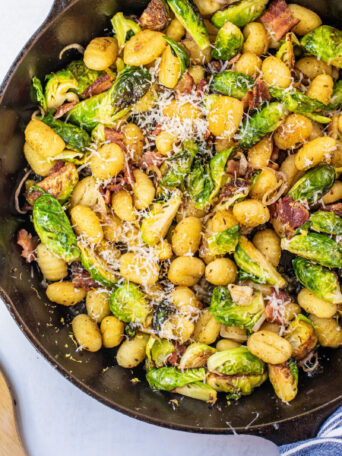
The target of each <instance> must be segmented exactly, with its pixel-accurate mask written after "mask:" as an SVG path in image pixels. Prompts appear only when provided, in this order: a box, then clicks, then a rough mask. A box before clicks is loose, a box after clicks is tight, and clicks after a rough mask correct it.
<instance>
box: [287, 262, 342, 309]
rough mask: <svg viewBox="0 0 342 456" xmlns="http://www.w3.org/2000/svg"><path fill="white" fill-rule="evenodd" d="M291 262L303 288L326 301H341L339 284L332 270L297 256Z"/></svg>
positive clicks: (335, 302) (336, 302)
mask: <svg viewBox="0 0 342 456" xmlns="http://www.w3.org/2000/svg"><path fill="white" fill-rule="evenodd" d="M292 264H293V269H294V272H295V274H296V277H297V279H298V281H299V282H300V283H301V284H302V285H304V287H305V288H308V289H309V290H310V291H312V292H313V293H314V294H315V295H316V296H318V297H319V298H322V299H325V300H326V301H329V302H332V303H334V304H339V303H342V294H341V289H340V285H339V283H338V279H337V276H336V274H335V273H334V272H332V271H330V270H329V269H328V268H325V267H324V266H321V265H320V264H315V263H312V262H311V261H310V260H307V259H306V258H300V257H297V258H295V259H294V260H293V262H292Z"/></svg>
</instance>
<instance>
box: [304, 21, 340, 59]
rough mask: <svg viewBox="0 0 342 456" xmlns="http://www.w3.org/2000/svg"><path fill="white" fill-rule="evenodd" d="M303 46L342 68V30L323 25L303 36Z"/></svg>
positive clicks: (319, 57) (310, 52) (318, 56)
mask: <svg viewBox="0 0 342 456" xmlns="http://www.w3.org/2000/svg"><path fill="white" fill-rule="evenodd" d="M301 43H302V46H304V48H305V50H306V51H307V52H308V53H309V54H312V55H314V56H315V57H317V58H318V59H319V60H323V62H326V63H329V64H331V65H335V66H336V67H338V68H342V31H341V30H338V29H336V28H334V27H331V26H330V25H321V26H320V27H317V28H315V29H314V30H312V31H311V32H309V33H307V34H306V35H305V36H304V37H303V38H302V41H301Z"/></svg>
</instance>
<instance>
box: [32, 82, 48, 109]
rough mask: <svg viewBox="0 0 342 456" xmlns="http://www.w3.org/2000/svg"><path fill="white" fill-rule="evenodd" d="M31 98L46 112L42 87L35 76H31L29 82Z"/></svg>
mask: <svg viewBox="0 0 342 456" xmlns="http://www.w3.org/2000/svg"><path fill="white" fill-rule="evenodd" d="M31 98H32V101H33V102H34V103H39V104H40V106H41V107H42V108H43V109H44V111H46V110H47V105H46V99H45V95H44V91H43V86H42V83H41V81H40V79H38V78H37V77H36V76H33V78H32V82H31Z"/></svg>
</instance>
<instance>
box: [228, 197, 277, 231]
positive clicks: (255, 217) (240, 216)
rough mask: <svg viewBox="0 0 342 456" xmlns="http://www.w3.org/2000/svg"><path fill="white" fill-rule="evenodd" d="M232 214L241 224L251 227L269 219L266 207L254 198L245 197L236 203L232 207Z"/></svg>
mask: <svg viewBox="0 0 342 456" xmlns="http://www.w3.org/2000/svg"><path fill="white" fill-rule="evenodd" d="M233 214H234V217H236V219H237V220H238V222H239V223H241V225H245V226H249V227H252V228H254V227H256V226H258V225H263V224H264V223H266V222H268V221H269V219H270V211H269V210H268V208H267V207H266V206H265V205H264V204H262V203H261V201H258V200H254V199H247V200H245V201H241V202H240V203H236V204H235V205H234V207H233Z"/></svg>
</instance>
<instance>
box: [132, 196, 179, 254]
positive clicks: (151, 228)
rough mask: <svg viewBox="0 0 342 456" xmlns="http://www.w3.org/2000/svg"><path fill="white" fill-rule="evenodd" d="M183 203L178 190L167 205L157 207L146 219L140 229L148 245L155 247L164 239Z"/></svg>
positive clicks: (157, 205)
mask: <svg viewBox="0 0 342 456" xmlns="http://www.w3.org/2000/svg"><path fill="white" fill-rule="evenodd" d="M181 203H182V194H181V192H180V191H179V190H176V191H174V192H173V194H172V197H171V198H170V199H169V200H168V201H166V203H164V204H162V205H160V204H156V205H155V207H154V208H153V209H152V211H151V212H150V213H149V214H148V215H147V216H146V217H145V218H144V220H143V222H142V224H141V228H140V230H141V238H142V240H143V241H144V242H146V244H148V245H150V246H151V247H153V246H154V245H156V244H158V242H160V241H161V240H162V239H164V237H165V236H166V233H167V232H168V229H169V228H170V226H171V223H172V220H173V219H174V217H175V216H176V214H177V211H178V209H179V206H180V205H181Z"/></svg>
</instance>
